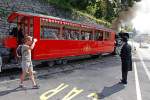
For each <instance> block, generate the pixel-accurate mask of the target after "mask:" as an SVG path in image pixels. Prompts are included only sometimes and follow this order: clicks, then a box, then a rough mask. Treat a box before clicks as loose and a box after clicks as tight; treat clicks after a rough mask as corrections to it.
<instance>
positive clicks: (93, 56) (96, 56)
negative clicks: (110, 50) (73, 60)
mask: <svg viewBox="0 0 150 100" xmlns="http://www.w3.org/2000/svg"><path fill="white" fill-rule="evenodd" d="M99 56H100V55H92V56H91V57H92V58H99Z"/></svg>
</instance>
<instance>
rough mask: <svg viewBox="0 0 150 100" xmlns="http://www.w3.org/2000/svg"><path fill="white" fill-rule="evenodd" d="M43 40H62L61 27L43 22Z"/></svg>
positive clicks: (41, 35) (41, 33) (41, 34)
mask: <svg viewBox="0 0 150 100" xmlns="http://www.w3.org/2000/svg"><path fill="white" fill-rule="evenodd" d="M40 37H41V39H49V40H59V39H60V27H59V25H57V26H54V25H53V24H52V23H50V22H46V21H41V32H40Z"/></svg>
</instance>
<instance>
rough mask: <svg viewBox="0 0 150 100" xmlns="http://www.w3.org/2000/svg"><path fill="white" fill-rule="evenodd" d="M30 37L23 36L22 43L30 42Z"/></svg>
mask: <svg viewBox="0 0 150 100" xmlns="http://www.w3.org/2000/svg"><path fill="white" fill-rule="evenodd" d="M32 39H33V38H32V37H31V36H25V37H24V43H26V42H27V41H32Z"/></svg>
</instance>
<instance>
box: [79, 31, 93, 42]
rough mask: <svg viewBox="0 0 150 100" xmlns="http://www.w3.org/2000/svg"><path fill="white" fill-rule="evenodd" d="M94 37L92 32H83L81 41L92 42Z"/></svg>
mask: <svg viewBox="0 0 150 100" xmlns="http://www.w3.org/2000/svg"><path fill="white" fill-rule="evenodd" d="M92 38H93V35H92V32H90V31H82V32H81V40H92Z"/></svg>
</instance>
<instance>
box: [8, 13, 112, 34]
mask: <svg viewBox="0 0 150 100" xmlns="http://www.w3.org/2000/svg"><path fill="white" fill-rule="evenodd" d="M18 16H25V17H34V16H36V17H40V18H51V19H56V20H60V21H65V22H69V23H76V24H78V25H80V26H82V25H84V26H86V27H90V28H94V29H97V30H104V31H109V32H112V31H113V30H112V29H109V28H105V27H103V26H101V25H94V24H92V25H89V24H83V23H81V22H78V21H72V20H67V19H63V18H58V17H54V16H49V15H43V14H37V13H31V12H22V11H17V12H12V13H11V14H10V15H9V16H8V22H10V23H12V22H15V19H16V18H17V17H18ZM113 32H114V31H113Z"/></svg>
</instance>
